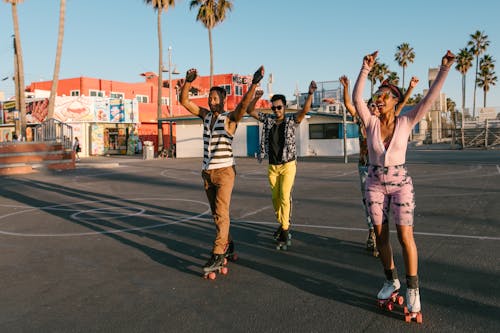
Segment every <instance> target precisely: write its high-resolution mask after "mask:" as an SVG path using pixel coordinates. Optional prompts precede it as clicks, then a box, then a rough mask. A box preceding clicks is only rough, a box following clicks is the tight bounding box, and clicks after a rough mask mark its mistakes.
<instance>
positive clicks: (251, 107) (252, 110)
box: [247, 89, 264, 120]
mask: <svg viewBox="0 0 500 333" xmlns="http://www.w3.org/2000/svg"><path fill="white" fill-rule="evenodd" d="M262 95H264V91H263V90H262V89H258V90H256V91H255V95H254V97H253V98H252V100H251V101H250V105H248V109H247V113H248V114H249V115H250V116H252V117H253V118H255V119H257V120H259V111H257V110H255V105H256V104H257V101H258V100H259V99H260V98H261V97H262Z"/></svg>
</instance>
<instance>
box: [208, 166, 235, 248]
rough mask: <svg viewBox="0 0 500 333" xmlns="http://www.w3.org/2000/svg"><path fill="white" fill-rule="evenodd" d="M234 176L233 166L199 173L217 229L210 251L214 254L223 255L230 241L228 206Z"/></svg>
mask: <svg viewBox="0 0 500 333" xmlns="http://www.w3.org/2000/svg"><path fill="white" fill-rule="evenodd" d="M235 175H236V171H235V168H234V166H230V167H225V168H220V169H212V170H203V171H202V172H201V176H202V178H203V186H204V188H205V193H206V194H207V198H208V202H209V204H210V209H211V210H212V215H213V217H214V222H215V227H216V229H217V235H216V237H215V242H214V248H213V251H212V252H213V253H215V254H223V253H225V251H226V246H227V244H228V243H229V241H230V240H231V235H230V234H229V224H230V222H231V220H230V218H229V205H230V203H231V193H232V192H233V186H234V177H235Z"/></svg>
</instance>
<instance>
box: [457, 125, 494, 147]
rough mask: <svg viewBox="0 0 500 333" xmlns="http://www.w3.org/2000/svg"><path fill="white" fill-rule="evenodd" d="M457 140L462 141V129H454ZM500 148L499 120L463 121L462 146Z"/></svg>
mask: <svg viewBox="0 0 500 333" xmlns="http://www.w3.org/2000/svg"><path fill="white" fill-rule="evenodd" d="M456 137H457V142H458V143H461V142H462V141H461V140H462V129H461V128H458V129H457V131H456ZM477 147H483V148H493V147H495V148H500V120H488V119H487V120H485V121H483V122H478V121H474V122H468V121H467V122H465V125H464V148H477Z"/></svg>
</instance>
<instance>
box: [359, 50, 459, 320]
mask: <svg viewBox="0 0 500 333" xmlns="http://www.w3.org/2000/svg"><path fill="white" fill-rule="evenodd" d="M377 54H378V52H374V53H372V54H369V55H367V56H365V57H364V58H363V66H362V68H361V71H360V74H359V76H358V79H357V82H356V85H355V86H354V91H353V100H354V107H355V108H356V110H357V112H358V114H359V117H360V118H361V121H362V122H363V124H364V126H365V128H366V136H367V139H368V140H367V143H368V155H369V163H370V164H369V167H368V178H367V181H366V203H367V205H368V210H369V212H370V217H371V220H372V223H373V226H374V229H375V235H376V238H377V247H378V250H379V252H380V259H381V262H382V265H383V267H384V272H385V276H386V279H387V280H386V282H385V283H384V285H383V287H382V289H381V290H380V291H379V293H378V295H377V297H378V299H379V301H383V300H387V299H390V298H391V297H393V296H394V295H396V294H397V293H398V292H399V289H400V286H401V283H400V282H399V279H398V274H397V270H396V267H395V264H394V258H393V252H392V247H391V243H390V241H389V225H388V216H389V211H390V210H392V212H393V218H394V222H395V224H396V230H397V233H398V239H399V242H400V244H401V247H402V249H403V258H404V263H405V268H406V284H407V291H406V302H407V306H408V310H409V311H410V313H411V316H412V317H415V318H416V319H417V321H418V320H419V318H420V320H421V318H422V314H421V312H420V311H421V304H420V291H419V284H418V254H417V246H416V244H415V239H414V238H413V217H414V208H415V199H414V191H413V182H412V179H411V177H410V176H409V175H408V171H407V169H406V166H405V160H406V150H407V145H408V138H409V136H410V133H411V130H412V128H413V127H414V126H415V125H416V124H417V123H418V122H419V121H420V120H421V119H422V118H423V117H424V116H425V114H426V113H427V111H429V110H430V108H431V106H432V103H433V102H434V101H435V100H436V98H437V97H438V96H439V92H440V90H441V88H442V86H443V84H444V81H445V79H446V77H447V75H448V71H449V69H450V67H451V65H452V64H453V62H454V60H455V55H454V54H453V53H451V52H450V51H448V52H447V53H446V54H445V55H444V56H443V58H442V60H441V68H440V70H439V73H438V75H437V77H436V80H435V81H434V83H433V84H432V86H431V87H430V89H429V91H428V93H427V95H426V96H425V97H424V98H423V99H422V100H421V101H420V102H419V103H418V104H417V105H415V107H414V108H413V109H412V110H411V111H410V112H408V113H406V114H404V115H400V116H398V117H396V113H395V111H396V109H397V105H398V104H399V103H401V102H402V101H403V94H402V93H401V91H400V90H399V88H397V87H396V86H394V85H392V84H390V83H387V82H385V83H382V85H381V86H380V87H379V88H378V90H377V91H376V92H375V94H374V95H373V103H374V104H375V108H376V111H377V112H378V113H379V114H380V115H379V116H376V115H373V114H372V113H371V112H370V110H369V109H368V106H367V105H366V103H365V101H364V100H363V90H364V86H365V82H366V80H367V76H368V73H369V72H370V70H371V69H372V67H373V65H374V64H375V60H376V58H377Z"/></svg>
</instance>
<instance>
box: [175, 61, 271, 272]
mask: <svg viewBox="0 0 500 333" xmlns="http://www.w3.org/2000/svg"><path fill="white" fill-rule="evenodd" d="M197 76H198V73H197V71H196V69H190V70H188V71H187V73H186V78H185V83H184V84H183V85H182V89H181V96H180V102H181V104H182V106H184V107H185V108H186V109H187V110H188V111H189V112H191V113H192V114H193V115H195V116H198V117H200V118H201V119H202V120H203V163H202V172H201V175H202V178H203V183H204V188H205V193H206V195H207V198H208V202H209V203H210V208H211V210H212V215H213V219H214V222H215V226H216V230H217V233H216V237H215V241H214V246H213V248H212V256H211V257H210V259H209V260H208V261H207V263H206V264H205V265H204V266H203V270H204V272H205V273H208V272H213V271H215V270H217V269H219V268H221V267H222V266H223V265H224V261H225V257H226V256H229V255H231V254H232V253H233V252H234V243H233V241H232V239H231V235H230V233H229V227H230V216H229V206H230V202H231V193H232V191H233V186H234V178H235V174H236V172H235V161H234V156H233V148H232V143H233V138H234V134H235V132H236V127H237V125H238V122H239V121H240V120H241V119H242V118H243V116H244V114H245V112H246V111H247V108H248V105H249V103H250V100H251V99H252V96H253V94H254V92H255V89H256V88H257V85H258V83H259V82H260V81H261V80H262V78H263V76H264V67H262V66H261V67H259V69H258V70H257V71H256V72H255V74H254V75H253V79H252V84H251V85H250V87H249V88H248V91H247V93H246V94H245V95H244V96H243V99H242V100H241V102H240V103H239V104H238V105H237V106H236V109H235V110H234V111H232V112H226V111H224V104H225V100H226V90H225V89H224V88H222V87H218V86H214V87H212V88H210V93H209V95H208V106H209V108H210V110H208V109H206V108H203V107H200V106H198V105H196V104H195V103H193V102H192V101H190V100H189V91H190V90H191V84H192V82H193V81H194V80H195V79H196V77H197Z"/></svg>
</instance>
